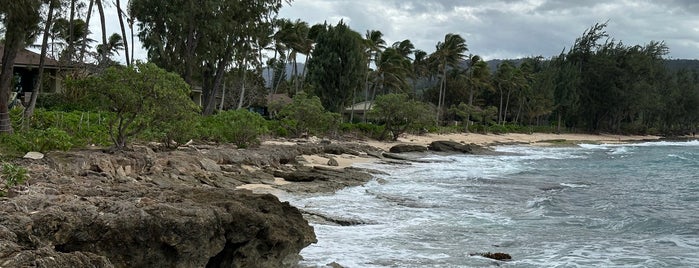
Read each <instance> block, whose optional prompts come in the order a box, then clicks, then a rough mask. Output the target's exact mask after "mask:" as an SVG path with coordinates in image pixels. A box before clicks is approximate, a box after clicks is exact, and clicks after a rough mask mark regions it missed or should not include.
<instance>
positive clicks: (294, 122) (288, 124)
mask: <svg viewBox="0 0 699 268" xmlns="http://www.w3.org/2000/svg"><path fill="white" fill-rule="evenodd" d="M278 118H279V119H280V123H281V125H282V126H283V127H284V128H286V129H287V131H288V132H289V133H290V134H292V135H294V136H296V137H298V136H302V135H321V134H327V133H330V132H331V131H334V130H336V129H337V128H338V127H339V125H340V115H339V114H336V113H331V112H327V111H325V109H324V108H323V105H322V104H321V102H320V99H319V98H318V97H316V96H308V95H307V94H306V93H305V92H303V91H302V92H299V93H297V94H296V96H294V99H293V101H292V102H291V104H289V105H287V106H286V107H284V108H283V109H282V110H281V111H280V112H279V115H278Z"/></svg>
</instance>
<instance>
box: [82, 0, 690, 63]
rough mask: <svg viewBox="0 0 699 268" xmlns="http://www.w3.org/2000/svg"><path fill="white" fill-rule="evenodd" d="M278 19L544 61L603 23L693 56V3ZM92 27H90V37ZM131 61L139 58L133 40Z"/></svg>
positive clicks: (310, 0)
mask: <svg viewBox="0 0 699 268" xmlns="http://www.w3.org/2000/svg"><path fill="white" fill-rule="evenodd" d="M122 2H127V1H122ZM122 4H123V3H122ZM106 12H107V13H108V14H107V18H108V20H109V28H108V32H110V33H111V32H120V30H119V26H118V21H117V16H116V9H115V8H114V7H110V8H108V9H107V10H106ZM95 16H96V13H95ZM279 17H284V18H289V19H292V20H296V19H301V20H303V21H306V22H308V23H309V24H311V25H313V24H316V23H323V22H324V21H327V22H328V23H331V24H336V23H337V22H338V21H339V20H341V19H342V20H344V21H345V22H346V23H348V24H349V26H350V27H351V28H352V29H354V30H355V31H357V32H359V33H361V34H362V35H364V34H365V33H366V31H367V30H379V31H381V32H382V33H383V34H384V39H385V40H386V41H387V43H388V44H389V45H390V44H392V43H393V42H396V41H402V40H404V39H410V40H411V41H412V42H413V44H415V46H416V48H418V49H421V50H424V51H426V52H428V53H431V52H433V51H434V48H435V45H436V44H437V42H439V41H440V40H443V39H444V35H446V34H447V33H456V34H460V35H461V36H462V37H464V38H465V39H466V43H467V45H468V48H469V53H471V54H475V55H480V56H482V57H483V58H485V59H487V60H490V59H511V58H519V57H526V56H544V57H551V56H553V55H557V54H558V53H560V52H561V51H562V50H563V49H567V48H569V47H570V46H571V45H572V44H573V42H574V41H575V39H576V38H577V37H579V36H581V35H582V33H583V32H584V31H585V30H586V29H588V28H590V26H592V25H594V24H595V23H598V22H599V23H603V22H605V21H609V23H608V27H607V28H606V31H607V32H608V33H609V35H610V36H611V37H613V38H614V39H615V40H617V41H619V40H621V41H623V42H624V44H626V45H637V44H638V45H644V44H647V43H648V42H650V41H665V43H666V44H667V46H668V47H669V48H670V54H669V55H668V57H669V58H682V59H699V0H657V1H647V0H615V1H612V0H607V1H603V0H478V1H477V0H436V1H435V0H361V1H360V0H295V1H293V2H292V4H291V6H289V5H286V4H285V5H284V7H283V8H282V10H281V11H280V14H279ZM98 24H99V23H98V22H97V21H94V23H92V24H91V28H92V31H93V33H99V32H100V30H99V28H98V27H99V25H98ZM93 39H99V38H98V37H96V36H94V37H93ZM137 42H138V41H137ZM119 58H120V57H118V56H117V57H116V59H117V60H120V61H122V62H123V60H122V59H119ZM136 58H140V59H145V58H146V53H145V51H144V50H143V49H142V48H140V43H138V44H137V48H136Z"/></svg>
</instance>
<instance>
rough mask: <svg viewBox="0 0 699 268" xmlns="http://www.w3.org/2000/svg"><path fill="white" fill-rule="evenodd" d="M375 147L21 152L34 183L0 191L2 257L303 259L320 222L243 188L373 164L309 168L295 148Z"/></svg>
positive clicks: (349, 173)
mask: <svg viewBox="0 0 699 268" xmlns="http://www.w3.org/2000/svg"><path fill="white" fill-rule="evenodd" d="M372 150H374V149H373V148H369V147H361V146H360V147H356V146H348V145H338V144H297V145H292V146H282V145H279V146H262V147H261V148H258V149H250V150H243V149H236V148H234V147H226V146H210V145H199V146H189V147H186V148H181V149H179V150H175V151H164V152H155V151H153V150H152V149H150V148H148V147H137V148H135V149H134V150H133V151H128V152H119V153H113V154H112V153H106V152H103V151H101V150H86V151H72V152H56V153H49V154H47V156H46V158H44V159H42V160H21V161H18V163H17V164H19V165H22V166H25V167H27V168H28V170H29V173H30V180H29V181H28V184H27V185H24V186H20V187H15V188H13V189H11V191H10V192H9V194H8V197H4V198H0V267H293V266H294V265H295V264H296V262H297V261H298V260H299V255H298V253H299V252H300V250H301V249H303V248H304V247H306V246H308V245H309V244H311V243H314V242H315V241H316V239H315V234H314V232H313V228H312V227H311V226H309V224H308V222H307V221H306V220H305V219H304V218H303V216H302V214H301V212H300V211H299V210H298V209H296V208H294V207H292V206H291V205H289V204H288V203H286V202H280V201H279V200H278V199H277V198H276V197H275V196H273V195H269V194H267V195H258V194H253V193H252V192H250V191H247V190H235V188H236V187H237V186H239V185H243V184H246V183H271V182H273V181H274V180H275V176H277V177H279V176H288V177H289V178H291V177H294V178H297V179H298V181H300V182H299V183H294V184H293V185H294V186H293V187H291V186H287V187H290V189H292V190H294V187H295V190H297V191H334V190H336V189H339V188H342V187H344V186H349V185H358V184H361V183H364V182H365V181H366V180H368V179H369V178H370V176H368V175H367V174H366V172H364V171H361V170H346V171H345V170H324V169H305V168H301V167H300V166H299V164H298V163H297V159H298V157H299V156H300V155H304V154H346V153H349V154H363V153H367V152H368V151H372ZM372 154H375V153H372ZM308 189H310V190H308Z"/></svg>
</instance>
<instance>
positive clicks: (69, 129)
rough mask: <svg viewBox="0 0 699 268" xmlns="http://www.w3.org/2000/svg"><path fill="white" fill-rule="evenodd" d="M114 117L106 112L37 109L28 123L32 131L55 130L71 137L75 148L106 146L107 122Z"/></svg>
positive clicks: (107, 138) (108, 139)
mask: <svg viewBox="0 0 699 268" xmlns="http://www.w3.org/2000/svg"><path fill="white" fill-rule="evenodd" d="M113 117H114V114H112V113H108V112H90V111H87V112H85V111H71V112H63V111H47V110H44V109H37V110H36V111H35V112H34V117H32V118H31V119H30V121H29V126H30V128H32V129H47V128H56V129H60V130H63V131H65V132H66V133H67V134H68V135H70V136H71V143H73V144H74V145H75V146H85V145H88V144H98V145H108V144H109V143H110V142H111V139H110V138H109V131H108V126H107V122H108V121H109V120H110V119H111V118H113Z"/></svg>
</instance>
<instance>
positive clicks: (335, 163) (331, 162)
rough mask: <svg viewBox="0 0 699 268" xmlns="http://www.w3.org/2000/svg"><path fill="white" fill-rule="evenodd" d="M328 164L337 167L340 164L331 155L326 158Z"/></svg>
mask: <svg viewBox="0 0 699 268" xmlns="http://www.w3.org/2000/svg"><path fill="white" fill-rule="evenodd" d="M328 166H331V167H337V166H340V163H338V162H337V159H335V158H332V157H331V158H330V159H328Z"/></svg>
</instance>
